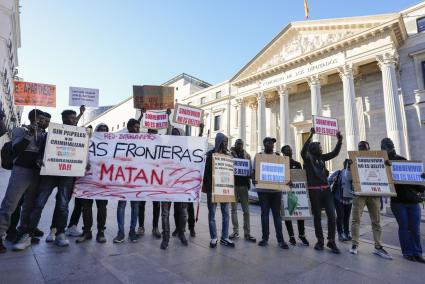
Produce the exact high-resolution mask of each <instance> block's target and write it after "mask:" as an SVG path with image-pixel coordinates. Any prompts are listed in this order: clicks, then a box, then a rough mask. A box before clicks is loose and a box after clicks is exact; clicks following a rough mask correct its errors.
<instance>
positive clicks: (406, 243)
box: [391, 202, 422, 256]
mask: <svg viewBox="0 0 425 284" xmlns="http://www.w3.org/2000/svg"><path fill="white" fill-rule="evenodd" d="M391 210H392V211H393V214H394V216H395V218H396V220H397V223H398V238H399V240H400V246H401V252H402V253H403V255H404V256H422V246H421V232H420V223H421V207H420V206H419V204H402V203H396V202H391Z"/></svg>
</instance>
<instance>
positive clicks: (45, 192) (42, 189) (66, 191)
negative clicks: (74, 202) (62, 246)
mask: <svg viewBox="0 0 425 284" xmlns="http://www.w3.org/2000/svg"><path fill="white" fill-rule="evenodd" d="M55 187H57V188H58V193H57V195H56V198H57V199H56V201H57V205H58V207H57V220H56V229H57V232H56V235H59V234H61V233H64V232H65V228H66V224H67V223H68V203H69V201H70V200H71V196H72V190H73V187H74V177H62V176H42V177H41V178H40V185H39V187H38V196H37V199H36V200H35V203H34V208H33V210H32V211H31V216H30V218H29V219H30V220H29V230H30V232H32V231H33V230H34V229H35V228H37V226H38V223H39V222H40V218H41V213H42V211H43V209H44V206H45V205H46V203H47V200H48V199H49V196H50V195H51V194H52V191H53V189H54V188H55Z"/></svg>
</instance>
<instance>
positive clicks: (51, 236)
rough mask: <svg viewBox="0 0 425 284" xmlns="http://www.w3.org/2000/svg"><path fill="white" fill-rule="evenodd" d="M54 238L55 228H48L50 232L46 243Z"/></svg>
mask: <svg viewBox="0 0 425 284" xmlns="http://www.w3.org/2000/svg"><path fill="white" fill-rule="evenodd" d="M55 240H56V228H52V229H50V233H49V234H48V235H47V238H46V243H53V242H54V241H55Z"/></svg>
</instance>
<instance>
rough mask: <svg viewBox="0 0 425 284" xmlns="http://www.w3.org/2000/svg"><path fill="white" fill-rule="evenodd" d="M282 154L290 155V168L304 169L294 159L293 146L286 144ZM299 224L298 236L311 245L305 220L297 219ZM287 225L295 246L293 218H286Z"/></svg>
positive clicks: (304, 243) (306, 244) (291, 240)
mask: <svg viewBox="0 0 425 284" xmlns="http://www.w3.org/2000/svg"><path fill="white" fill-rule="evenodd" d="M281 152H282V155H283V156H286V157H289V159H290V161H289V168H290V169H291V170H295V169H299V170H301V169H302V166H301V164H300V163H299V162H297V161H295V160H294V159H292V148H291V146H289V145H285V146H283V147H282V149H281ZM297 225H298V237H299V239H300V240H301V242H302V243H303V245H305V246H309V245H310V243H309V242H308V240H307V239H306V237H305V227H304V220H297ZM285 226H286V230H288V235H289V243H290V244H291V245H293V246H295V245H297V241H296V240H295V235H294V228H293V227H292V221H291V220H286V221H285Z"/></svg>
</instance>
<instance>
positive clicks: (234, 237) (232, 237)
mask: <svg viewBox="0 0 425 284" xmlns="http://www.w3.org/2000/svg"><path fill="white" fill-rule="evenodd" d="M229 239H231V240H236V239H239V233H231V234H230V236H229Z"/></svg>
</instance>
